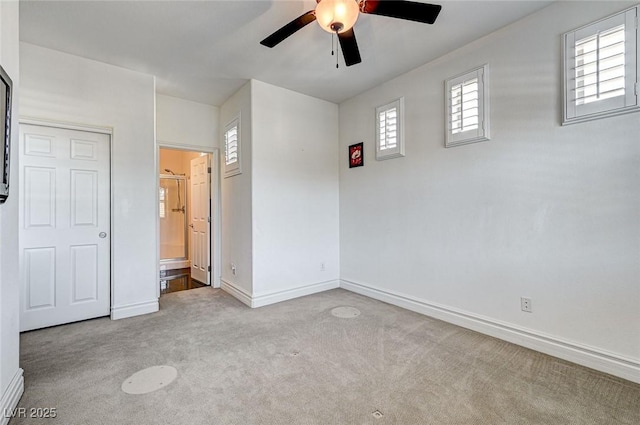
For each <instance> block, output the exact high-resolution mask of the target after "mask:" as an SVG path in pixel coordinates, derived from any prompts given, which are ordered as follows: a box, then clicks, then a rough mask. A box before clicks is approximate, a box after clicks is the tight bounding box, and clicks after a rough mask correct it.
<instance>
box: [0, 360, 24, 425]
mask: <svg viewBox="0 0 640 425" xmlns="http://www.w3.org/2000/svg"><path fill="white" fill-rule="evenodd" d="M22 373H23V370H22V369H18V370H17V371H16V374H15V375H14V376H13V379H12V380H11V382H10V383H9V386H8V387H7V389H6V391H5V392H4V394H2V400H1V401H0V409H1V410H0V413H1V414H0V425H7V424H8V423H9V419H11V418H12V417H13V414H17V413H16V407H17V406H18V402H19V401H20V397H22V393H23V392H24V377H23V376H22Z"/></svg>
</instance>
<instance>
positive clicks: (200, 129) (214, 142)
mask: <svg viewBox="0 0 640 425" xmlns="http://www.w3.org/2000/svg"><path fill="white" fill-rule="evenodd" d="M219 120H220V108H218V107H217V106H211V105H205V104H203V103H197V102H191V101H189V100H184V99H178V98H176V97H171V96H165V95H160V94H158V95H156V131H157V134H156V137H157V139H158V142H159V143H161V144H170V145H173V146H187V147H189V148H194V149H195V147H197V146H200V147H204V148H207V149H211V148H214V147H218V137H219V130H218V124H219Z"/></svg>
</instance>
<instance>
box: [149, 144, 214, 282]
mask: <svg viewBox="0 0 640 425" xmlns="http://www.w3.org/2000/svg"><path fill="white" fill-rule="evenodd" d="M158 158H159V160H158V165H159V167H158V168H159V170H158V177H159V183H158V220H159V243H160V247H159V252H160V265H159V266H160V294H165V293H169V292H175V291H179V290H187V289H193V288H198V287H202V286H210V285H211V284H212V283H213V280H212V273H211V271H212V261H211V258H212V255H211V252H212V240H213V238H212V234H213V232H212V227H211V217H212V190H211V189H212V187H213V184H212V172H211V171H212V167H211V165H212V163H213V155H212V154H211V153H207V152H199V151H188V150H182V149H174V148H168V147H161V148H160V149H159V155H158Z"/></svg>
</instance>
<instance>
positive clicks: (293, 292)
mask: <svg viewBox="0 0 640 425" xmlns="http://www.w3.org/2000/svg"><path fill="white" fill-rule="evenodd" d="M339 287H340V281H339V280H329V281H326V282H319V283H312V284H311V285H304V286H299V287H296V288H291V289H285V290H282V291H271V292H263V293H258V294H255V295H254V296H253V297H252V298H251V307H254V308H255V307H263V306H265V305H269V304H275V303H279V302H281V301H286V300H290V299H293V298H299V297H304V296H305V295H311V294H315V293H318V292H323V291H328V290H329V289H335V288H339Z"/></svg>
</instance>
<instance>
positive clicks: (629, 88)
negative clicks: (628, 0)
mask: <svg viewBox="0 0 640 425" xmlns="http://www.w3.org/2000/svg"><path fill="white" fill-rule="evenodd" d="M639 14H640V6H633V7H630V8H628V9H625V10H622V11H620V12H618V13H614V14H613V15H609V16H606V17H604V18H602V19H598V20H596V21H593V22H590V23H588V24H586V25H583V26H581V27H579V28H576V29H574V30H572V31H568V32H566V33H564V34H563V35H562V62H563V63H562V73H563V75H562V77H563V78H562V83H563V88H562V125H568V124H575V123H579V122H585V121H592V120H595V119H600V118H605V117H612V116H616V115H623V114H628V113H631V112H637V111H640V96H639V94H640V93H639V88H638V75H639V74H640V54H638V48H639V47H640V31H639V30H638V19H639V18H638V15H639ZM616 18H618V19H619V20H620V21H619V22H624V24H625V95H624V98H623V99H621V96H618V97H614V98H610V99H605V100H600V101H598V102H594V103H589V104H587V105H588V106H587V105H583V106H587V107H583V108H580V109H583V110H586V111H584V112H580V111H578V107H577V105H575V102H574V101H573V102H572V101H571V90H572V89H573V84H572V83H573V81H574V80H575V75H572V72H571V71H572V69H573V67H574V64H573V61H574V55H575V53H574V51H575V39H576V38H577V37H576V34H578V33H579V32H581V31H587V30H590V31H593V32H594V34H597V33H598V32H601V31H602V30H603V28H614V27H615V26H616V25H619V24H615V23H613V24H609V25H607V26H605V23H606V22H607V21H614V22H615V20H616ZM629 34H634V35H635V37H630V36H629ZM587 36H588V35H586V34H585V35H580V36H579V37H580V39H583V38H585V37H587ZM629 40H630V41H631V42H629ZM630 56H631V59H630V60H627V59H626V58H627V57H630ZM634 59H635V60H634ZM629 71H631V72H629ZM612 99H615V100H616V101H615V102H614V101H612ZM600 102H604V103H600ZM621 102H622V103H624V105H623V106H616V104H619V103H621Z"/></svg>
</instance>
